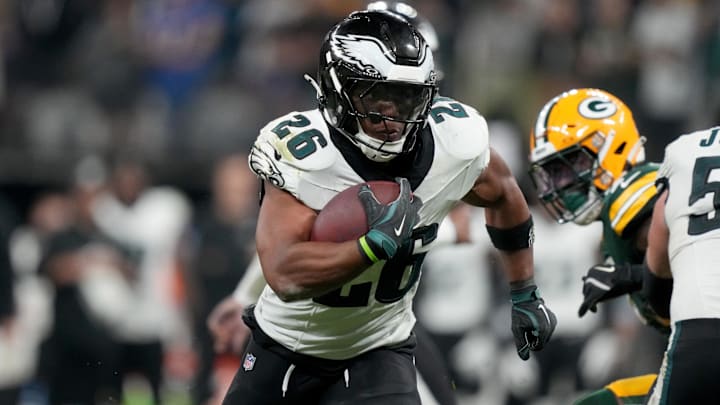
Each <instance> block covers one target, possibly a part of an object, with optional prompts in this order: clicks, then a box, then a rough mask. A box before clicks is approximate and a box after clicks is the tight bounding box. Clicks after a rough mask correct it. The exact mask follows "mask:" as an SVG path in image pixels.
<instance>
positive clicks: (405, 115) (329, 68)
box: [318, 10, 437, 162]
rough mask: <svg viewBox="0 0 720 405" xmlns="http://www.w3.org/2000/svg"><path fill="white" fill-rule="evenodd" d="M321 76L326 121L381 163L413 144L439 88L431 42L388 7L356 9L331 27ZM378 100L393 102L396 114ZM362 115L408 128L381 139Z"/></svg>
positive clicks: (321, 101) (320, 95)
mask: <svg viewBox="0 0 720 405" xmlns="http://www.w3.org/2000/svg"><path fill="white" fill-rule="evenodd" d="M318 81H319V88H318V102H319V107H320V110H321V111H322V113H323V116H324V118H325V120H326V121H327V122H328V124H329V125H331V126H332V127H334V128H336V129H337V130H339V131H340V132H341V133H342V134H344V135H345V136H347V137H348V138H350V140H351V141H352V142H353V143H354V144H355V145H357V146H358V147H359V148H360V149H361V150H362V152H363V153H364V154H365V155H366V156H367V157H368V158H369V159H371V160H374V161H378V162H385V161H389V160H391V159H393V158H394V157H396V156H397V155H399V154H400V153H404V152H407V151H409V150H411V149H412V147H413V146H414V144H415V139H416V134H417V131H418V130H419V129H420V128H421V127H422V126H423V125H424V124H425V119H426V118H427V115H428V112H429V110H430V106H431V104H432V100H433V97H434V96H435V94H436V92H437V83H436V73H435V65H434V63H433V57H432V51H431V50H430V47H429V46H428V44H427V42H426V41H425V39H424V38H423V37H422V35H420V34H418V31H417V30H416V29H415V27H413V26H412V25H411V24H410V23H409V22H408V21H407V20H405V19H404V18H402V17H400V16H398V15H395V14H393V13H388V12H384V11H367V10H365V11H358V12H355V13H352V14H351V15H350V16H349V17H348V18H346V19H345V20H343V21H342V22H340V23H339V24H337V25H336V26H335V27H333V29H332V30H330V32H329V33H328V34H327V36H326V37H325V40H324V41H323V45H322V48H321V50H320V65H319V71H318ZM378 104H390V105H392V113H388V112H387V111H386V110H385V109H384V108H381V107H376V106H377V105H378ZM362 119H369V120H370V121H371V122H372V123H374V124H379V123H381V122H382V123H383V124H385V125H386V126H387V122H389V121H392V122H397V123H403V124H404V129H403V131H402V134H401V136H400V138H399V139H395V140H390V139H387V137H386V139H384V140H383V139H377V137H371V136H370V135H368V134H367V133H365V131H364V130H363V128H362V126H361V125H360V121H359V120H362Z"/></svg>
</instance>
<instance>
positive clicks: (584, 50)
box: [578, 0, 637, 105]
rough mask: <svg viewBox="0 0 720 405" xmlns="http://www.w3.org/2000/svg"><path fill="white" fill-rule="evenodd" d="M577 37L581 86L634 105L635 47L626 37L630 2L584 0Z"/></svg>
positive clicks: (627, 34) (635, 77) (630, 9)
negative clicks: (583, 18) (582, 15)
mask: <svg viewBox="0 0 720 405" xmlns="http://www.w3.org/2000/svg"><path fill="white" fill-rule="evenodd" d="M586 9H587V11H586V15H587V16H586V20H587V24H585V26H584V27H583V32H582V36H581V38H580V51H579V52H580V53H579V55H578V75H579V77H580V79H581V80H582V82H583V85H584V86H587V87H596V88H600V89H603V90H606V91H609V92H610V93H612V94H616V95H617V96H618V97H620V98H621V99H622V100H625V101H626V102H627V103H628V104H629V105H635V104H636V99H635V97H634V96H635V91H634V90H635V87H636V85H637V84H636V81H637V65H636V59H637V55H636V52H637V50H636V49H635V46H634V43H633V41H632V40H630V38H629V32H630V23H631V21H632V19H631V18H632V16H633V14H632V12H633V4H632V2H629V1H627V0H592V1H590V2H587V8H586Z"/></svg>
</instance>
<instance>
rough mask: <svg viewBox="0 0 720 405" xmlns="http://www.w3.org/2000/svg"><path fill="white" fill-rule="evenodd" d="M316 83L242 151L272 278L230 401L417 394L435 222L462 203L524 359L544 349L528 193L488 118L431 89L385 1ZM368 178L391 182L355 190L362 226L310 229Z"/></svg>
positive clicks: (411, 40) (425, 54)
mask: <svg viewBox="0 0 720 405" xmlns="http://www.w3.org/2000/svg"><path fill="white" fill-rule="evenodd" d="M308 78H309V77H308ZM317 79H318V82H315V81H314V80H312V79H309V81H311V83H312V84H313V85H314V86H315V89H316V91H317V97H318V108H317V109H315V110H310V111H303V112H291V113H289V114H287V115H286V116H283V117H280V118H278V119H276V120H273V121H271V122H270V123H269V124H268V125H266V126H265V127H264V128H263V129H262V130H261V131H260V135H259V136H258V138H257V140H256V142H255V144H254V145H253V148H252V150H251V155H250V165H251V168H252V169H253V170H254V171H255V172H256V174H257V175H258V176H259V177H260V178H261V179H263V185H264V193H263V197H262V205H261V208H260V214H259V219H258V227H257V231H256V239H257V248H258V255H259V258H260V264H261V268H262V271H263V274H264V276H265V279H266V280H267V283H268V285H267V286H266V287H265V288H264V290H263V293H262V295H261V296H260V298H259V300H258V302H257V304H256V306H251V307H250V308H248V310H247V311H246V312H245V318H244V319H245V322H246V323H247V324H248V326H249V327H250V329H251V330H252V332H251V339H250V342H249V344H248V347H247V350H246V351H245V354H244V358H243V364H242V367H241V369H240V370H238V373H237V375H236V376H235V379H234V381H233V383H232V384H231V386H230V389H229V390H228V393H227V395H226V397H225V401H224V403H226V404H236V403H253V404H274V403H288V404H294V403H297V404H311V403H318V404H319V403H322V404H339V403H353V404H370V403H372V404H419V403H420V399H419V397H418V392H417V384H416V375H415V367H414V365H413V349H414V346H415V337H414V335H413V334H412V328H413V326H414V323H415V317H414V314H413V312H412V299H413V296H414V294H415V291H416V288H417V282H418V279H419V276H420V268H421V264H422V260H423V258H424V256H425V252H427V250H428V249H430V248H431V247H432V246H433V242H434V241H435V239H436V236H437V230H438V223H439V222H440V221H442V219H443V218H444V217H445V216H446V215H447V213H448V212H449V211H450V210H451V209H452V208H453V207H454V205H455V204H456V203H457V202H458V201H460V200H462V201H465V202H468V203H470V204H473V205H477V206H483V207H486V209H485V214H486V223H487V229H488V233H489V235H490V237H491V240H492V241H493V243H494V244H495V246H496V247H497V248H498V249H499V252H500V256H501V258H502V262H503V264H504V269H505V271H506V275H507V279H508V281H509V282H510V288H509V289H510V299H511V301H512V312H511V313H512V332H513V335H514V336H515V341H516V346H517V351H518V355H519V356H520V357H521V358H523V359H528V358H529V356H530V352H531V351H533V350H540V349H542V348H543V347H544V346H545V345H546V344H547V343H548V341H549V339H550V336H551V335H552V332H553V330H554V328H555V323H556V319H555V316H554V314H553V313H552V311H550V310H549V309H548V308H547V306H546V305H545V303H544V301H543V300H542V298H541V297H540V295H539V293H538V289H537V286H536V285H535V283H534V281H533V260H532V241H533V233H532V218H531V217H530V214H529V210H528V207H527V204H526V202H525V199H524V197H523V195H522V192H521V191H520V188H519V187H518V185H517V183H516V181H515V179H514V177H513V176H512V175H511V173H510V171H509V169H508V168H507V166H506V164H505V163H504V161H503V160H502V158H501V157H500V156H499V155H497V154H496V153H495V152H494V151H493V150H492V148H490V146H489V144H488V133H487V124H486V122H485V120H484V118H483V117H482V116H480V115H479V114H478V113H477V111H475V110H474V109H473V108H471V107H469V106H467V105H465V104H462V103H460V102H458V101H456V100H453V99H450V98H445V97H439V96H437V94H436V93H437V83H436V74H435V70H434V63H433V56H432V52H431V51H430V49H429V46H428V45H427V43H426V42H425V40H424V39H423V38H422V36H421V35H420V34H418V32H417V30H416V29H415V28H414V27H413V26H412V25H411V24H409V23H408V22H407V21H406V20H405V19H403V18H401V17H398V16H395V15H393V14H392V13H387V12H377V11H363V12H356V13H353V14H351V15H350V16H349V17H348V18H346V19H345V20H343V21H342V22H340V23H339V24H338V25H336V26H335V27H334V28H333V29H332V30H331V31H330V32H329V33H328V34H327V36H326V37H325V39H324V41H323V44H322V47H321V53H320V63H319V69H318V77H317ZM370 180H395V181H397V182H398V183H399V185H400V195H399V196H398V198H397V199H396V200H395V201H393V202H391V203H389V204H387V205H385V204H381V203H379V202H378V201H377V200H376V199H375V198H374V196H373V194H372V190H370V189H369V188H367V187H365V188H361V189H360V191H359V194H358V198H359V199H360V200H361V202H362V203H363V207H364V209H365V211H366V213H367V214H368V215H367V216H368V226H369V229H370V231H369V232H368V233H366V234H365V235H362V236H361V237H360V238H358V239H357V240H351V241H347V242H343V243H330V242H317V241H310V240H309V235H310V230H311V228H312V226H313V222H314V219H315V217H316V215H317V214H316V213H317V211H319V210H321V209H322V208H323V206H324V205H325V204H326V203H327V202H328V201H329V200H330V199H331V198H332V197H333V196H335V195H336V194H337V193H339V192H340V191H342V190H344V189H346V188H348V187H350V186H353V185H355V184H358V183H362V182H365V181H370Z"/></svg>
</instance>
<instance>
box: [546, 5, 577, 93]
mask: <svg viewBox="0 0 720 405" xmlns="http://www.w3.org/2000/svg"><path fill="white" fill-rule="evenodd" d="M543 5H544V7H543V8H542V20H541V23H540V28H539V31H538V32H537V35H536V36H535V38H534V41H535V42H534V47H535V49H534V67H535V74H536V75H537V84H538V86H539V94H538V96H539V97H540V98H542V99H547V98H550V97H551V96H552V95H554V94H558V93H561V92H562V91H564V90H567V89H570V88H573V87H577V84H578V81H577V61H578V54H579V40H580V35H581V32H582V31H581V29H582V27H581V21H582V19H581V17H582V14H581V10H580V2H579V1H578V0H550V1H544V2H543Z"/></svg>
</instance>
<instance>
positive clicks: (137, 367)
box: [92, 157, 190, 403]
mask: <svg viewBox="0 0 720 405" xmlns="http://www.w3.org/2000/svg"><path fill="white" fill-rule="evenodd" d="M149 181H150V180H149V179H148V173H147V171H146V168H145V166H144V165H143V164H142V163H141V162H140V161H138V160H136V159H133V158H132V157H120V158H118V159H117V161H116V162H114V165H113V167H112V170H111V174H110V181H109V187H108V188H107V189H106V190H102V191H101V193H100V194H99V195H98V196H97V198H96V199H95V201H94V203H93V206H92V215H93V219H94V221H95V223H96V224H97V227H98V229H99V230H100V231H101V232H102V233H103V234H104V235H105V236H106V237H108V238H110V239H112V240H113V241H114V242H115V243H117V244H119V245H120V246H122V249H123V250H124V251H125V252H126V254H127V255H129V257H130V260H131V261H132V265H133V266H132V268H133V272H132V274H131V276H130V277H129V280H130V282H129V284H130V285H129V289H130V292H129V294H130V299H129V300H125V301H124V302H125V304H126V307H125V308H124V311H123V312H122V313H121V314H120V318H119V319H118V320H117V323H116V325H115V328H114V329H115V330H114V332H115V336H117V339H118V340H119V342H120V344H121V355H120V359H121V361H122V363H121V365H120V372H121V373H122V374H127V373H130V372H137V373H140V375H142V376H143V377H144V378H145V379H147V382H148V383H149V385H150V388H151V391H152V395H153V397H154V399H155V403H159V402H160V398H161V397H160V390H161V387H162V382H163V355H164V354H165V353H166V350H168V349H169V348H170V347H171V346H173V345H175V344H184V345H189V337H188V331H187V327H186V325H185V322H184V320H183V318H182V316H181V312H182V310H181V303H182V292H181V291H178V290H177V286H178V283H177V278H178V272H177V265H178V257H177V254H178V247H179V243H180V238H181V235H182V234H183V232H185V231H186V228H187V223H188V220H189V216H190V206H189V202H188V201H187V200H186V198H185V196H184V195H183V194H181V193H180V192H178V191H177V190H175V189H173V188H172V187H167V186H154V187H151V186H150V185H149Z"/></svg>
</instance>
